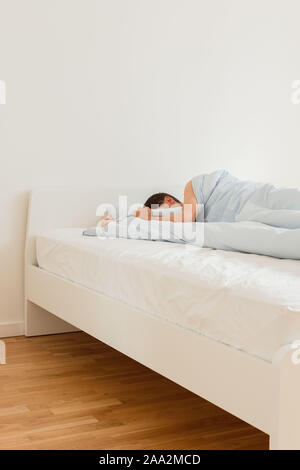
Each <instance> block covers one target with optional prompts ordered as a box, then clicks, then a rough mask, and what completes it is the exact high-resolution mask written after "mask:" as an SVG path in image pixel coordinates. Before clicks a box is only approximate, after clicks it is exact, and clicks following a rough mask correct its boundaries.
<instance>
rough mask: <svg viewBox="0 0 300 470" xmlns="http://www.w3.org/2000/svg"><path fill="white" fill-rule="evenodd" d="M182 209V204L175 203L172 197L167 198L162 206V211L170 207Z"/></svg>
mask: <svg viewBox="0 0 300 470" xmlns="http://www.w3.org/2000/svg"><path fill="white" fill-rule="evenodd" d="M179 206H180V207H181V206H182V204H181V203H180V202H177V201H175V199H173V198H172V196H165V199H164V202H163V204H161V205H160V207H161V208H162V209H168V208H170V207H179Z"/></svg>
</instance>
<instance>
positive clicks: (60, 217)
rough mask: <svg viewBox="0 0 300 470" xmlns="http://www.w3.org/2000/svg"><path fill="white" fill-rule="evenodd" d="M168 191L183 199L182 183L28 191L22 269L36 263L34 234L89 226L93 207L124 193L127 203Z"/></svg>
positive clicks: (94, 220)
mask: <svg viewBox="0 0 300 470" xmlns="http://www.w3.org/2000/svg"><path fill="white" fill-rule="evenodd" d="M160 190H162V191H165V192H169V193H170V194H172V195H174V196H175V197H177V198H179V199H180V200H182V199H183V191H184V185H182V186H175V187H174V186H173V187H172V186H169V187H168V186H167V185H166V187H164V188H161V189H158V188H157V187H155V186H154V187H152V188H150V189H149V188H140V189H128V188H127V189H111V188H83V187H77V188H76V187H75V188H74V187H45V188H38V189H34V190H33V191H32V192H31V194H30V201H29V207H28V217H27V231H26V245H25V268H26V266H27V265H28V264H34V265H36V262H37V261H36V247H35V237H36V235H37V234H38V233H41V232H44V231H45V230H47V229H54V228H64V227H89V226H93V225H95V223H96V222H97V217H96V209H97V207H98V206H99V204H101V203H111V204H117V202H118V197H119V196H120V195H121V196H123V195H126V196H127V197H128V203H129V205H130V204H133V203H141V204H143V203H144V202H145V200H146V199H147V197H148V196H149V195H151V194H153V193H155V192H158V191H160Z"/></svg>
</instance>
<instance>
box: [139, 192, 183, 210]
mask: <svg viewBox="0 0 300 470" xmlns="http://www.w3.org/2000/svg"><path fill="white" fill-rule="evenodd" d="M144 206H145V207H149V208H150V209H151V207H152V208H157V207H165V208H168V207H176V206H182V203H181V202H180V201H179V200H178V199H177V198H176V197H174V196H171V194H168V193H156V194H152V196H150V197H148V199H147V201H146V202H145V204H144Z"/></svg>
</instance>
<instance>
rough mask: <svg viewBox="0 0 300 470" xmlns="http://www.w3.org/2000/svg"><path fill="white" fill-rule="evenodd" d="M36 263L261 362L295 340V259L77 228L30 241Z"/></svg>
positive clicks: (299, 287)
mask: <svg viewBox="0 0 300 470" xmlns="http://www.w3.org/2000/svg"><path fill="white" fill-rule="evenodd" d="M37 259H38V264H39V266H40V267H41V268H42V269H45V270H47V271H50V272H52V273H55V274H57V275H59V276H62V277H64V278H66V279H69V280H71V281H74V282H76V283H79V284H81V285H83V286H85V287H88V288H91V289H94V290H96V291H99V292H101V293H103V294H105V295H108V296H110V297H113V298H115V299H118V300H120V301H122V302H125V303H126V304H129V305H131V306H133V307H137V308H139V309H142V310H144V311H145V312H147V313H149V314H151V315H155V316H159V317H162V318H164V319H166V320H168V321H170V322H172V323H176V324H177V325H180V326H181V327H183V328H188V329H190V330H193V331H195V332H197V333H201V334H203V335H206V336H208V337H210V338H213V339H215V340H217V341H221V342H223V343H226V344H228V345H231V346H233V347H235V348H237V349H241V350H243V351H245V352H247V353H249V354H252V355H254V356H258V357H260V358H262V359H265V360H267V361H270V360H272V356H273V354H274V353H275V352H276V351H277V350H278V348H280V347H281V346H283V345H284V344H287V343H290V342H292V341H293V340H295V339H300V261H295V260H282V259H274V258H269V257H265V256H258V255H249V254H243V253H233V252H228V251H220V250H211V249H208V248H199V247H196V246H192V245H182V244H176V243H165V242H152V241H145V240H128V239H108V238H103V239H99V238H96V237H95V238H93V237H92V238H91V237H83V236H82V229H81V228H79V229H60V230H54V231H51V232H48V233H46V234H43V235H40V236H38V237H37ZM83 314H84V312H83ZM167 347H168V338H166V348H167ZM178 347H179V348H180V345H178ZM193 359H195V360H197V358H193Z"/></svg>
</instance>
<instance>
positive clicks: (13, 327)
mask: <svg viewBox="0 0 300 470" xmlns="http://www.w3.org/2000/svg"><path fill="white" fill-rule="evenodd" d="M22 335H24V322H23V321H15V322H5V323H0V338H7V337H9V336H22Z"/></svg>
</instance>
